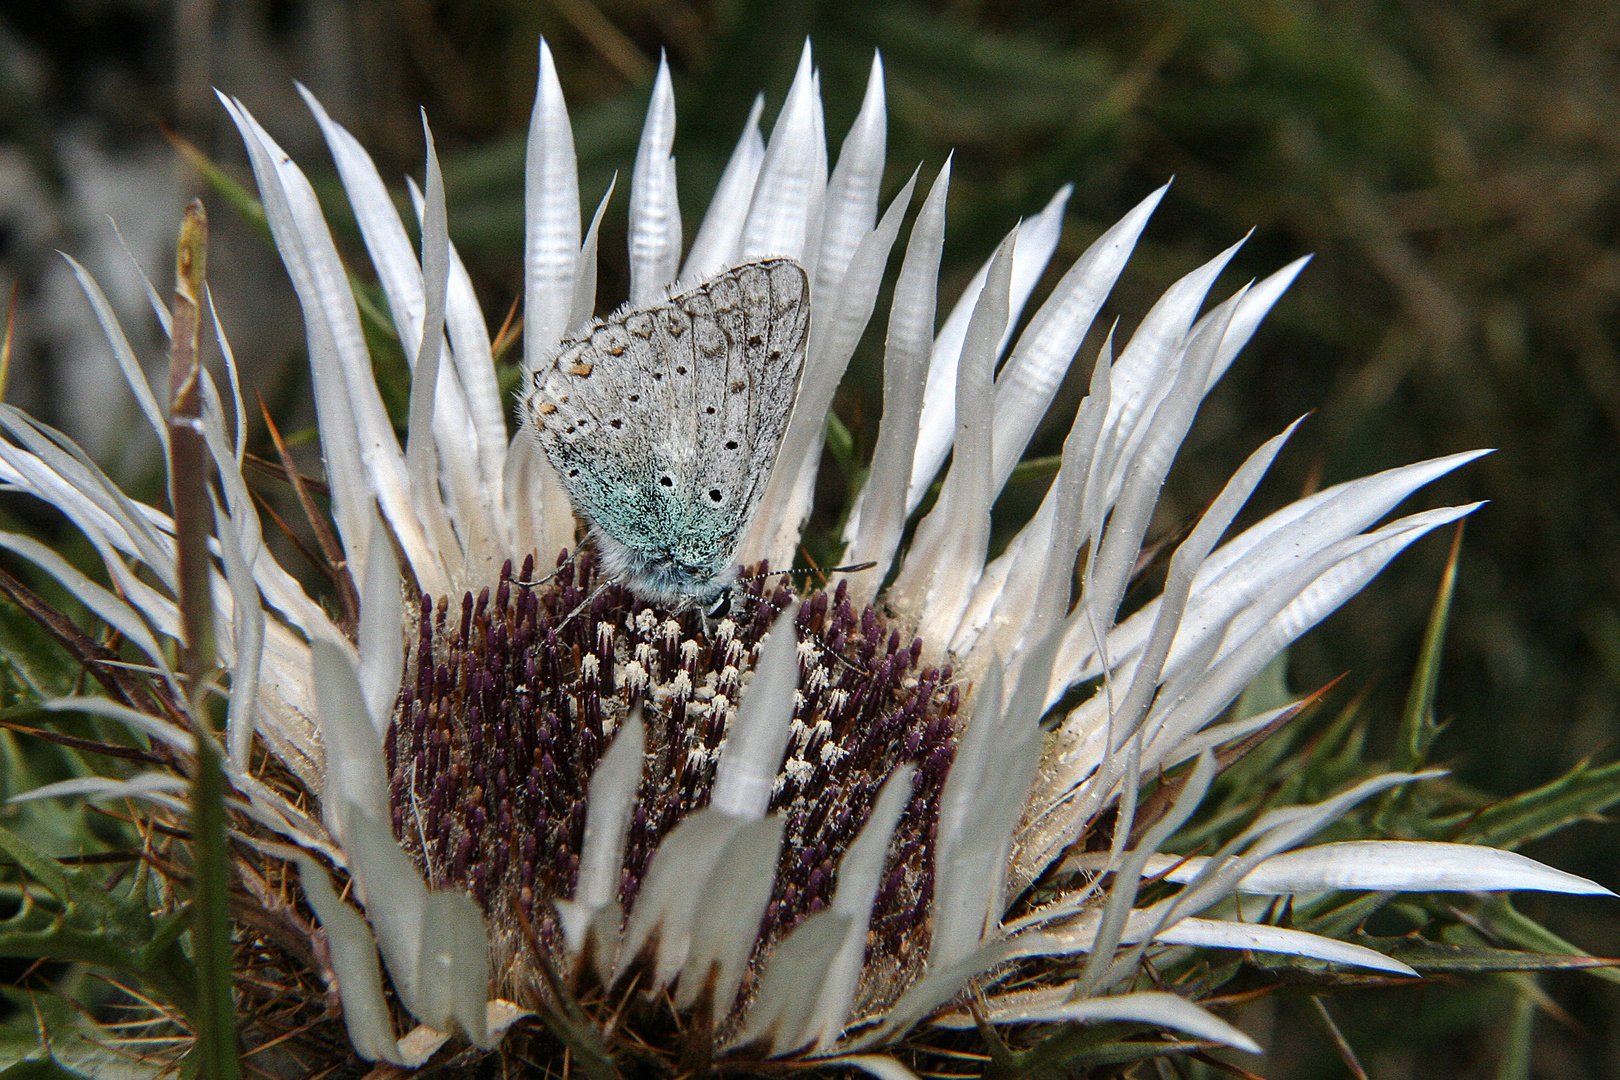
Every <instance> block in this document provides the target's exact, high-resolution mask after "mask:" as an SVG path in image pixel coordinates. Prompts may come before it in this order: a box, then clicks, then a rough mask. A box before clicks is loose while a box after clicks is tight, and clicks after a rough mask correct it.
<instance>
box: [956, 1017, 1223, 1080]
mask: <svg viewBox="0 0 1620 1080" xmlns="http://www.w3.org/2000/svg"><path fill="white" fill-rule="evenodd" d="M1130 1030H1131V1027H1130V1026H1129V1025H1122V1024H1088V1025H1084V1026H1082V1025H1078V1024H1074V1025H1068V1026H1066V1027H1064V1028H1063V1029H1062V1030H1061V1031H1059V1032H1058V1033H1057V1034H1055V1035H1053V1036H1051V1037H1049V1038H1047V1039H1044V1040H1042V1041H1041V1042H1039V1043H1036V1044H1035V1045H1034V1046H1032V1047H1030V1048H1029V1049H1028V1050H1022V1051H1019V1052H1018V1053H1015V1054H1013V1055H1012V1059H1011V1061H1009V1062H1008V1063H1007V1065H1006V1066H1004V1067H1003V1068H1001V1069H995V1068H991V1069H986V1070H985V1076H986V1078H990V1077H998V1078H1001V1080H1014V1078H1016V1080H1046V1078H1054V1080H1055V1078H1056V1077H1062V1076H1073V1075H1075V1074H1076V1071H1077V1070H1080V1069H1090V1068H1099V1067H1101V1066H1105V1065H1125V1064H1128V1063H1130V1062H1133V1061H1146V1060H1148V1059H1150V1058H1156V1057H1167V1056H1169V1055H1171V1054H1186V1053H1191V1052H1193V1051H1196V1050H1208V1049H1210V1048H1212V1047H1213V1046H1214V1045H1215V1044H1214V1043H1208V1042H1197V1041H1191V1040H1168V1039H1167V1040H1163V1041H1157V1040H1146V1041H1134V1040H1128V1039H1123V1038H1121V1037H1120V1036H1121V1035H1123V1034H1128V1033H1129V1032H1130ZM1138 1030H1142V1029H1140V1028H1138Z"/></svg>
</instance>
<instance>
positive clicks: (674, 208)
mask: <svg viewBox="0 0 1620 1080" xmlns="http://www.w3.org/2000/svg"><path fill="white" fill-rule="evenodd" d="M674 145H675V91H674V88H673V87H672V86H671V85H670V81H669V62H668V60H667V59H664V58H660V59H659V61H658V78H657V79H656V80H655V81H654V82H653V91H652V102H651V104H649V105H648V106H647V123H646V125H645V126H643V127H642V129H641V147H640V149H639V150H637V151H636V167H635V171H634V172H633V173H631V175H630V306H631V307H649V306H651V305H652V304H655V303H657V302H658V301H659V300H661V299H663V298H664V296H665V295H666V293H665V291H664V290H665V289H666V288H667V287H668V286H669V285H670V283H671V282H673V281H674V280H675V272H676V270H677V269H679V267H680V265H681V207H680V203H678V202H677V201H676V199H675V159H674V158H672V157H671V156H670V149H671V148H672V147H673V146H674ZM595 230H596V223H595V222H594V221H593V222H592V223H591V231H592V234H593V235H594V234H595ZM589 276H590V277H591V278H592V279H594V278H595V277H596V274H595V271H594V268H592V272H591V273H590V275H589ZM585 277H586V275H585V274H581V275H580V278H581V279H583V278H585Z"/></svg>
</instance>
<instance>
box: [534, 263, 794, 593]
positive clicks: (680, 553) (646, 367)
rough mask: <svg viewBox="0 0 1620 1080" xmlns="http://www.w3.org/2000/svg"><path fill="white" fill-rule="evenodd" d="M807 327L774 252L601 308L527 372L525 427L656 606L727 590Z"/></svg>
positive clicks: (604, 552) (608, 564) (789, 402)
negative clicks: (604, 312) (691, 283)
mask: <svg viewBox="0 0 1620 1080" xmlns="http://www.w3.org/2000/svg"><path fill="white" fill-rule="evenodd" d="M809 324H810V303H809V281H808V280H807V279H806V277H805V273H804V269H803V268H802V267H800V266H799V264H798V263H796V262H794V261H793V260H791V259H766V260H763V261H761V262H752V263H745V264H743V265H741V266H737V267H733V268H732V269H730V270H727V271H725V272H724V273H722V274H719V275H718V276H716V277H713V278H710V279H709V280H708V281H705V282H703V283H702V284H700V285H697V286H695V287H693V288H692V289H689V290H688V291H686V292H683V293H681V294H679V295H677V296H672V297H671V298H670V299H669V300H667V301H664V302H663V303H659V304H654V305H653V306H651V307H646V308H639V309H626V308H621V309H620V310H619V311H616V312H614V313H613V314H612V315H610V316H608V317H607V318H605V319H598V320H596V321H595V322H593V323H592V324H591V325H590V326H589V327H587V328H586V329H585V330H584V331H583V332H582V333H580V334H579V335H578V336H576V337H572V338H569V339H566V340H564V341H563V342H562V344H561V345H560V346H559V348H558V349H557V351H556V353H555V355H554V356H553V357H552V358H551V359H550V360H549V361H547V362H544V363H542V364H541V365H540V367H539V368H538V369H537V370H536V371H535V372H534V373H533V374H532V375H531V377H530V382H529V388H528V390H527V393H526V394H525V396H524V399H523V403H522V413H523V420H524V423H525V425H526V426H528V427H529V428H530V430H531V431H533V433H534V435H535V437H536V438H537V439H538V440H539V442H540V446H541V448H542V449H543V450H544V451H545V454H546V457H547V459H549V460H550V462H551V465H552V467H553V468H554V469H556V471H557V474H558V476H559V477H561V479H562V482H563V486H564V487H565V488H567V490H568V494H569V497H570V498H571V499H572V500H573V503H574V506H575V508H576V509H577V510H578V511H579V512H580V514H581V515H582V516H583V517H584V518H585V519H586V521H587V522H588V523H589V525H590V532H591V536H592V537H593V538H594V540H595V542H596V547H597V551H598V554H599V556H600V558H601V560H602V566H603V569H604V570H605V571H606V572H607V574H608V576H609V577H610V578H613V579H616V580H618V581H620V582H622V583H623V584H624V585H625V586H626V587H628V588H629V589H630V591H631V592H633V593H635V594H636V595H637V596H639V597H641V598H642V599H644V600H648V601H651V602H653V603H663V604H672V605H673V604H683V603H696V604H698V605H700V606H709V605H714V604H716V603H717V601H723V599H724V598H725V597H726V596H727V595H729V591H730V586H731V583H732V581H733V579H734V578H735V576H736V568H735V567H734V566H733V562H732V560H733V558H734V556H735V555H736V552H737V544H738V541H739V540H740V538H741V536H742V533H743V530H744V529H746V528H747V527H748V523H749V521H750V520H751V519H752V518H753V516H754V511H755V510H756V509H757V508H758V506H759V500H760V497H761V496H762V495H763V494H764V492H765V483H766V481H767V480H768V479H769V478H770V472H771V466H772V465H773V464H774V463H775V461H776V455H777V450H778V449H779V447H780V445H781V442H782V434H783V432H784V430H785V429H786V428H787V423H788V416H789V414H790V413H791V412H792V409H793V401H794V397H795V395H796V393H797V389H798V383H799V374H800V372H801V371H802V370H803V368H804V356H805V339H806V332H807V330H808V327H809Z"/></svg>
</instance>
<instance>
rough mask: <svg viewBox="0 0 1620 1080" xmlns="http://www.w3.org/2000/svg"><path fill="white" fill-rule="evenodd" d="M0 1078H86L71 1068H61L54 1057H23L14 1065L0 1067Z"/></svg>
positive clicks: (21, 1079)
mask: <svg viewBox="0 0 1620 1080" xmlns="http://www.w3.org/2000/svg"><path fill="white" fill-rule="evenodd" d="M0 1080H88V1078H87V1077H86V1076H85V1075H84V1074H83V1073H79V1072H74V1071H73V1070H72V1069H66V1068H63V1067H62V1065H61V1063H60V1062H58V1061H57V1060H56V1059H55V1058H54V1057H52V1056H50V1055H49V1054H46V1055H45V1056H44V1057H42V1058H24V1059H23V1060H22V1061H19V1062H17V1063H16V1064H15V1065H12V1066H10V1067H9V1068H6V1069H0Z"/></svg>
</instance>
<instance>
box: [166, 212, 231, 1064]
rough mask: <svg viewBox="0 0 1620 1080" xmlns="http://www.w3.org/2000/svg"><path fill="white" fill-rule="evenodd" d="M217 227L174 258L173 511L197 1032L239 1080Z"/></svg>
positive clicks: (199, 215) (187, 226)
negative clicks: (224, 730) (213, 701)
mask: <svg viewBox="0 0 1620 1080" xmlns="http://www.w3.org/2000/svg"><path fill="white" fill-rule="evenodd" d="M207 255H208V218H207V215H206V214H204V213H203V207H202V203H201V202H200V201H199V200H196V199H193V200H192V201H191V204H190V205H189V206H187V207H186V211H185V217H184V218H183V219H182V222H181V225H180V241H179V244H178V245H177V247H176V251H175V283H174V330H173V346H172V351H171V354H170V366H169V502H170V504H171V507H172V509H173V511H174V533H175V548H176V554H175V561H176V563H177V571H178V574H177V576H178V577H179V579H180V580H179V592H180V597H179V599H180V619H181V627H182V632H183V634H184V638H185V641H184V643H183V644H182V646H181V649H180V671H181V674H182V675H183V676H184V678H185V689H186V696H187V705H188V709H187V712H188V713H189V714H190V716H191V726H192V733H193V735H195V737H196V739H197V765H196V773H195V775H194V776H193V777H192V782H191V834H192V841H191V854H192V861H193V872H194V874H195V877H196V886H195V887H196V893H195V896H194V898H193V900H192V905H191V940H192V948H193V951H194V952H195V954H196V962H197V975H198V984H199V993H198V996H197V1004H196V1008H195V1010H194V1015H193V1017H192V1020H193V1022H194V1023H195V1025H196V1029H197V1047H196V1050H195V1051H194V1053H195V1055H196V1057H195V1060H196V1072H195V1075H197V1076H201V1077H204V1078H206V1080H236V1077H237V1076H239V1075H240V1069H239V1063H238V1061H237V1056H236V1051H237V1046H236V1014H235V1006H234V1004H233V1001H232V997H231V908H230V887H231V869H230V856H229V852H228V850H227V848H226V820H225V765H224V757H223V755H222V753H221V752H220V748H219V739H218V737H217V736H216V734H215V733H214V730H213V725H212V724H210V723H209V721H208V689H209V685H210V683H211V682H212V679H213V675H214V621H213V598H212V596H211V595H210V593H209V582H208V578H209V571H210V569H211V560H210V558H209V554H208V537H209V535H210V534H211V533H212V532H213V527H214V508H213V501H212V499H211V498H210V493H209V489H208V476H209V473H210V470H209V468H208V447H207V445H206V443H205V442H204V441H203V434H202V427H201V424H202V393H201V381H202V374H201V372H202V368H201V364H200V362H199V359H198V353H197V342H198V338H199V329H200V327H201V324H202V306H201V302H200V301H201V298H202V295H203V282H204V280H205V279H206V274H207Z"/></svg>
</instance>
